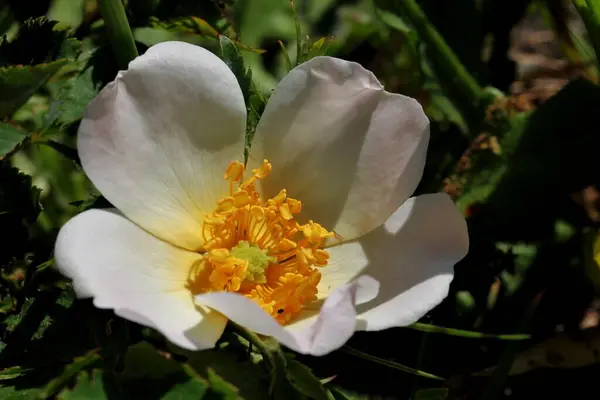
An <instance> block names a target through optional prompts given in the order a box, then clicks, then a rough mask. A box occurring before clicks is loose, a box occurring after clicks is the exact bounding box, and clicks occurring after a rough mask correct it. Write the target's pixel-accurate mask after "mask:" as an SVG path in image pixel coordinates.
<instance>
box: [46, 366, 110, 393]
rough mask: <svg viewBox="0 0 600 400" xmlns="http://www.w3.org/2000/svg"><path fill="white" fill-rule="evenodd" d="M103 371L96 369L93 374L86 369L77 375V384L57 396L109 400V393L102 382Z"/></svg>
mask: <svg viewBox="0 0 600 400" xmlns="http://www.w3.org/2000/svg"><path fill="white" fill-rule="evenodd" d="M102 375H103V373H102V371H101V370H94V371H92V372H91V375H90V374H88V373H87V372H86V371H83V372H81V373H80V374H79V375H77V380H76V382H75V386H74V387H73V388H72V389H64V390H63V391H62V392H60V393H59V394H58V396H57V399H59V400H107V399H108V395H107V394H106V393H105V391H104V384H103V382H102Z"/></svg>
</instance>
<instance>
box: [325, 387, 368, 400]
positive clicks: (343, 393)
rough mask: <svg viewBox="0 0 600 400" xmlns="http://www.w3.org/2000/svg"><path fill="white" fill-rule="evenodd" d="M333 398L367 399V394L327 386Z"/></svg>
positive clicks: (347, 399) (346, 399)
mask: <svg viewBox="0 0 600 400" xmlns="http://www.w3.org/2000/svg"><path fill="white" fill-rule="evenodd" d="M329 389H330V391H331V394H332V395H333V398H334V399H335V400H369V396H367V395H364V394H359V393H355V392H351V391H349V390H346V389H343V388H341V387H337V386H332V387H330V388H329Z"/></svg>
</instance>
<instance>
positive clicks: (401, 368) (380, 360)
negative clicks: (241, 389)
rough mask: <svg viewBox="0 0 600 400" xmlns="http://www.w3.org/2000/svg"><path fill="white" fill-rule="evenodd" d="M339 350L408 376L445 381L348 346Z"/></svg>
mask: <svg viewBox="0 0 600 400" xmlns="http://www.w3.org/2000/svg"><path fill="white" fill-rule="evenodd" d="M341 350H342V351H343V352H344V353H347V354H351V355H353V356H356V357H359V358H362V359H363V360H368V361H371V362H374V363H376V364H380V365H384V366H386V367H388V368H392V369H397V370H399V371H402V372H408V373H409V374H413V375H417V376H420V377H422V378H428V379H435V380H438V381H443V380H445V379H444V378H442V377H439V376H437V375H433V374H430V373H428V372H424V371H419V370H418V369H415V368H411V367H407V366H406V365H402V364H400V363H397V362H395V361H390V360H386V359H384V358H379V357H376V356H372V355H370V354H367V353H363V352H362V351H360V350H357V349H355V348H353V347H350V346H344V347H342V349H341Z"/></svg>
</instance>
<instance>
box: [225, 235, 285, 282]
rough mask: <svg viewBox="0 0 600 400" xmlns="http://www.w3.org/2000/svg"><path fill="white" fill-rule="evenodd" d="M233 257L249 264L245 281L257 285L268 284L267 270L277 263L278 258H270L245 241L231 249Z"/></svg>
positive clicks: (263, 251) (256, 246) (261, 250)
mask: <svg viewBox="0 0 600 400" xmlns="http://www.w3.org/2000/svg"><path fill="white" fill-rule="evenodd" d="M231 256H232V257H235V258H239V259H241V260H246V261H247V262H248V265H247V269H246V276H245V279H246V280H247V281H250V282H255V283H266V282H267V276H266V275H265V270H266V269H267V267H268V266H269V264H270V263H275V262H277V258H276V257H272V256H268V255H267V251H265V250H263V249H261V248H260V247H258V245H256V244H250V243H248V242H247V241H245V240H240V241H239V242H238V244H237V245H236V246H235V247H234V248H233V249H231Z"/></svg>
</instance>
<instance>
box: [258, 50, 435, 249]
mask: <svg viewBox="0 0 600 400" xmlns="http://www.w3.org/2000/svg"><path fill="white" fill-rule="evenodd" d="M428 140H429V121H428V120H427V117H426V116H425V114H424V113H423V109H422V108H421V106H420V105H419V103H418V102H417V101H416V100H414V99H411V98H409V97H405V96H402V95H399V94H392V93H388V92H386V91H385V90H384V89H383V86H382V85H381V84H380V83H379V82H378V81H377V79H376V78H375V76H374V75H373V74H372V73H371V72H369V71H367V70H365V69H364V68H363V67H361V66H360V65H359V64H356V63H352V62H347V61H343V60H340V59H336V58H331V57H316V58H314V59H312V60H310V61H308V62H307V63H304V64H302V65H300V66H298V67H297V68H295V69H294V70H292V71H291V72H290V73H289V74H288V75H287V76H286V77H285V78H283V80H282V81H281V83H280V84H279V85H278V86H277V88H276V89H275V92H274V93H273V95H272V96H271V98H270V99H269V102H268V104H267V107H266V109H265V112H264V114H263V116H262V118H261V120H260V122H259V124H258V127H257V131H256V135H255V138H254V144H253V147H252V152H251V154H250V156H251V161H252V163H256V162H260V161H262V159H263V158H267V159H269V161H271V164H272V165H273V172H272V174H271V176H269V178H267V179H266V180H265V181H264V182H263V183H262V185H263V191H264V192H265V194H266V195H270V196H272V195H275V194H277V193H278V192H279V190H280V189H282V188H286V189H287V190H288V195H289V196H291V197H294V198H296V199H298V200H301V201H302V207H303V211H302V214H301V215H302V216H304V217H305V218H306V219H312V220H314V221H316V222H319V223H320V224H321V225H323V226H325V227H326V228H327V229H330V230H331V229H333V230H335V231H336V232H337V233H338V234H340V235H341V236H343V237H344V238H345V239H346V240H351V239H354V238H356V237H360V236H362V235H364V234H366V233H367V232H369V231H371V230H373V229H375V228H376V227H378V226H379V225H381V224H383V223H384V222H385V220H386V219H387V218H388V217H389V216H390V215H391V214H392V213H393V212H394V211H395V210H396V209H397V208H398V207H399V206H400V205H401V204H402V203H403V202H404V201H405V200H406V199H407V198H408V197H409V196H410V195H411V194H412V193H413V191H414V190H415V188H416V186H417V184H418V183H419V181H420V179H421V175H422V173H423V166H424V162H425V153H426V151H427V143H428Z"/></svg>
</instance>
